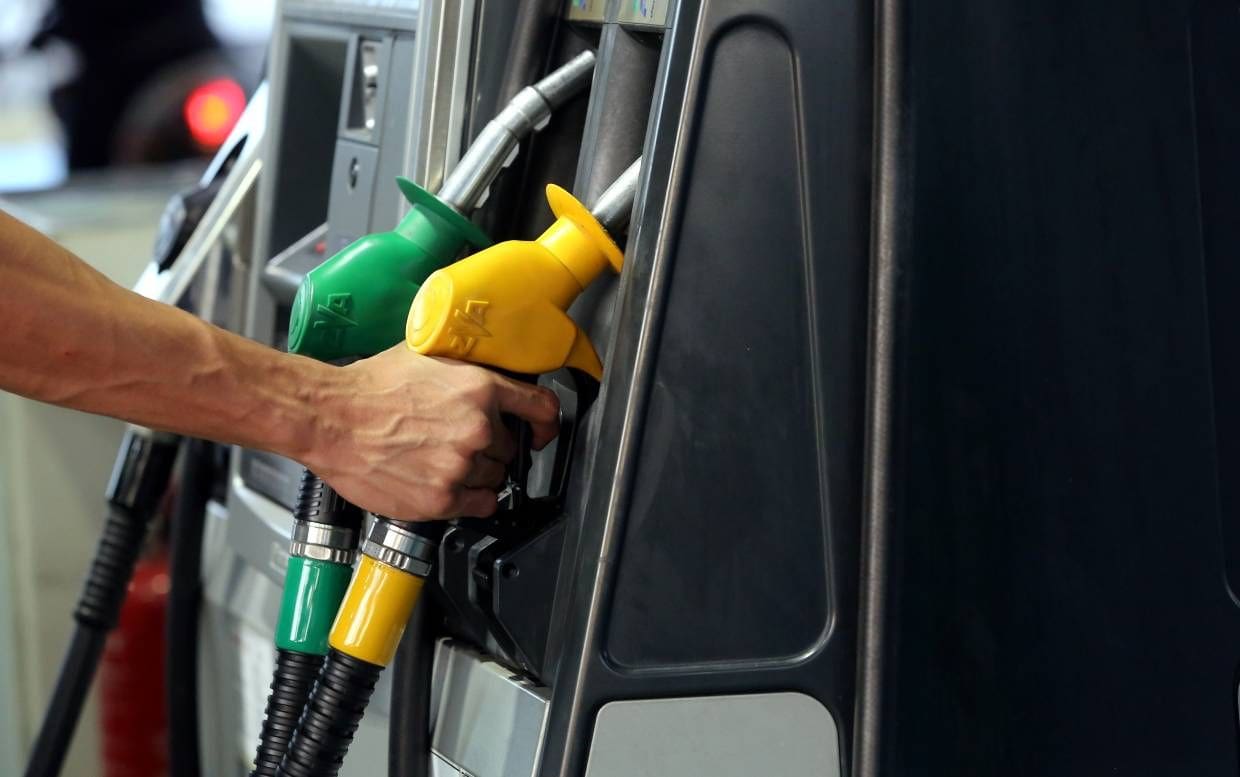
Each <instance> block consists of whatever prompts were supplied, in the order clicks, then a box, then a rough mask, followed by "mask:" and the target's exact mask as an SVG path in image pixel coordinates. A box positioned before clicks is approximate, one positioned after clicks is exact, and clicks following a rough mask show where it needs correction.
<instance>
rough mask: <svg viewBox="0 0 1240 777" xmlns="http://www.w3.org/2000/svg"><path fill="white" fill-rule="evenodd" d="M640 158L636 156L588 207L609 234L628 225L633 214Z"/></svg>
mask: <svg viewBox="0 0 1240 777" xmlns="http://www.w3.org/2000/svg"><path fill="white" fill-rule="evenodd" d="M641 172H642V158H641V157H638V158H637V159H636V160H634V162H633V164H631V165H629V166H628V168H627V169H626V170H625V171H624V172H623V173H621V174H620V177H619V178H617V179H616V180H615V181H613V182H612V184H611V186H608V187H607V190H606V191H604V192H603V193H602V194H601V195H600V196H599V198H598V201H596V202H595V203H594V207H593V208H591V209H590V214H591V215H592V216H594V218H596V219H598V223H600V224H602V225H603V229H606V230H607V232H608V233H609V234H612V235H619V234H621V233H623V232H624V231H625V230H626V229H628V227H629V218H631V217H632V215H633V199H634V198H635V197H636V196H637V179H638V178H640V177H641Z"/></svg>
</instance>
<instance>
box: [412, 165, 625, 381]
mask: <svg viewBox="0 0 1240 777" xmlns="http://www.w3.org/2000/svg"><path fill="white" fill-rule="evenodd" d="M621 180H622V181H625V183H624V184H623V187H622V188H627V189H628V190H629V191H632V190H633V187H630V186H629V184H628V181H629V180H634V181H635V180H636V173H633V172H632V168H630V170H629V171H626V173H625V174H624V175H623V176H621ZM603 199H605V200H609V202H610V204H609V205H608V208H609V209H614V210H616V211H617V212H619V211H622V210H627V208H620V207H618V205H617V204H616V201H617V200H622V199H623V198H622V197H620V196H619V195H616V196H614V197H609V196H608V195H604V198H603ZM547 201H548V203H549V204H550V205H551V210H552V212H554V213H555V215H556V216H557V217H558V218H557V219H556V221H555V223H554V224H552V225H551V226H550V227H549V228H548V229H547V231H546V232H544V233H543V234H542V235H541V236H539V238H538V239H537V240H534V241H518V240H510V241H508V242H505V243H500V244H498V245H495V246H492V247H491V248H488V249H486V250H485V251H481V252H479V253H477V254H474V255H473V256H470V257H467V258H465V259H462V260H461V261H459V262H457V263H456V264H454V265H451V266H449V267H445V268H444V269H442V270H439V271H437V272H435V273H434V274H433V275H431V277H430V278H427V279H426V283H424V284H423V285H422V289H421V290H420V291H419V292H418V296H417V297H415V298H414V301H413V305H412V306H411V307H410V309H409V320H408V322H407V324H406V328H405V342H406V343H407V344H408V345H409V347H410V348H412V349H413V350H415V351H418V352H419V353H422V354H427V355H436V356H448V357H452V358H455V359H463V360H466V361H471V362H475V363H478V364H486V365H489V366H492V367H499V368H501V369H506V370H511V371H513V372H518V373H524V374H529V375H536V374H541V373H544V372H550V371H552V370H555V369H559V368H560V367H565V366H567V367H573V368H575V369H578V370H581V371H582V372H584V373H586V374H587V375H590V376H592V377H593V378H595V379H596V380H600V379H602V375H603V365H602V362H601V361H600V360H599V357H598V352H597V351H596V350H595V349H594V345H593V344H592V343H591V342H590V338H589V336H588V335H586V333H585V332H584V331H582V329H581V327H579V326H578V325H577V323H576V322H574V321H573V320H572V319H571V318H569V316H568V313H567V310H568V307H569V305H571V304H572V303H573V300H575V299H576V298H577V295H579V294H580V293H581V292H582V291H583V290H584V289H585V288H586V286H588V285H590V283H591V282H592V281H593V280H594V279H595V278H597V277H598V275H599V274H600V273H602V271H603V269H604V268H605V267H611V269H612V270H613V271H614V272H619V271H620V268H621V266H622V265H623V263H624V255H623V253H621V251H620V247H619V246H617V245H616V242H615V241H614V240H612V239H611V237H610V236H609V235H608V234H607V231H606V230H605V229H604V228H603V225H601V224H600V223H599V222H598V220H597V219H596V218H595V217H594V216H593V215H591V213H590V212H589V211H588V210H586V208H585V206H584V205H582V204H581V203H580V202H578V201H577V200H576V199H575V198H574V197H573V196H572V195H571V194H569V193H568V192H566V191H564V190H563V189H561V188H559V187H558V186H548V187H547ZM628 202H629V206H628V207H631V204H632V199H631V195H630V196H629V200H628Z"/></svg>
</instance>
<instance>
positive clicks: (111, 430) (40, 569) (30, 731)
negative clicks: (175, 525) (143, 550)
mask: <svg viewBox="0 0 1240 777" xmlns="http://www.w3.org/2000/svg"><path fill="white" fill-rule="evenodd" d="M185 183H186V179H185V173H184V172H182V173H181V174H180V175H179V176H178V177H177V179H176V180H175V181H171V180H167V179H166V178H165V177H162V176H161V177H158V178H157V179H155V180H150V179H148V178H142V179H126V180H121V181H117V180H115V179H109V180H103V181H100V180H95V181H87V182H85V183H79V184H77V185H74V186H71V187H70V188H69V189H68V190H60V191H57V192H51V193H47V194H40V195H29V196H22V197H20V198H13V199H12V200H10V201H8V202H0V208H2V209H5V210H9V211H10V212H13V213H14V215H17V216H19V217H22V218H27V220H29V221H31V223H33V224H34V225H36V226H38V227H40V228H43V229H45V230H46V231H48V232H49V233H50V234H52V235H53V236H54V237H56V239H57V240H59V241H60V242H61V243H63V244H65V245H66V246H68V247H69V248H70V249H71V250H73V251H74V252H76V253H77V254H78V255H79V256H82V257H83V258H85V259H86V260H87V261H89V262H90V263H91V264H93V265H94V266H95V267H97V268H98V269H99V270H100V271H102V272H104V273H105V274H107V275H108V276H110V277H111V278H112V279H113V280H115V281H117V282H118V283H122V284H124V285H127V286H129V285H132V284H133V283H134V281H136V280H137V278H138V275H139V273H140V272H141V271H142V268H143V267H145V266H146V263H147V260H148V258H149V255H150V247H151V245H152V241H153V239H154V232H155V226H156V224H157V223H158V220H159V214H160V212H161V211H162V209H163V204H164V202H165V201H166V200H167V197H168V195H169V194H170V193H171V191H172V188H173V187H174V185H175V186H182V185H184V184H185ZM122 430H123V425H122V424H121V423H120V422H118V421H113V420H111V419H106V418H100V417H96V416H89V415H85V414H82V413H77V412H74V411H70V410H64V409H61V408H56V407H51V406H48V405H40V404H38V403H36V402H32V401H29V400H26V399H22V398H19V397H15V396H12V395H7V394H0V547H3V548H4V549H5V552H2V553H0V774H20V768H21V764H23V763H24V761H25V754H26V752H27V750H28V748H29V746H30V743H31V741H32V740H33V737H34V734H35V732H36V730H37V728H38V725H39V722H40V720H41V719H42V715H43V708H44V705H45V704H46V702H47V699H48V696H49V694H50V691H51V688H52V685H53V684H54V682H55V678H56V673H57V671H58V669H59V665H60V659H61V657H62V655H63V652H64V649H65V646H66V645H67V643H68V639H69V635H70V633H71V631H72V609H73V607H74V605H75V603H76V601H77V596H78V593H79V591H80V588H81V582H82V576H83V574H84V572H85V569H86V565H87V563H88V561H89V559H90V556H91V554H92V552H93V551H94V546H95V541H96V539H97V537H98V533H99V527H100V525H101V521H102V517H103V494H104V489H105V487H106V486H107V481H108V476H109V474H110V473H111V468H112V462H113V460H114V458H115V456H116V450H117V446H118V444H119V443H120V438H121V432H122ZM99 746H100V743H99V736H98V712H97V706H96V704H95V700H94V694H93V693H92V697H91V700H90V702H89V706H88V708H87V709H86V711H85V714H84V716H83V719H82V722H81V724H80V725H79V728H78V735H77V737H76V739H75V741H74V745H73V748H72V750H71V751H70V754H69V758H68V760H67V761H66V763H65V768H64V771H63V773H64V774H66V775H74V776H75V777H78V776H79V775H80V776H81V777H89V775H97V774H99V773H100V765H99V763H100V761H99Z"/></svg>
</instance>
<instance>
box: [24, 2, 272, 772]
mask: <svg viewBox="0 0 1240 777" xmlns="http://www.w3.org/2000/svg"><path fill="white" fill-rule="evenodd" d="M274 6H275V0H191V1H189V2H187V1H186V0H106V1H105V2H100V1H99V0H3V2H0V209H2V210H4V211H7V212H9V213H10V214H12V215H14V216H16V217H18V218H20V219H22V220H23V221H26V222H27V223H29V224H31V225H33V226H34V227H36V228H38V229H39V230H41V231H43V232H45V233H47V234H49V235H51V236H52V237H53V238H55V239H56V240H57V241H59V242H61V243H62V244H65V245H66V246H68V247H69V248H70V249H71V250H73V251H74V252H75V253H77V254H78V255H79V256H81V257H82V258H83V259H85V260H86V261H88V262H89V263H91V264H92V265H94V266H95V267H96V268H98V269H99V270H101V271H102V272H104V273H105V274H107V275H108V276H110V277H111V278H113V279H114V280H116V281H117V282H118V283H121V284H124V285H126V286H131V285H132V284H133V283H134V282H135V281H136V280H137V278H138V276H139V274H140V273H141V271H142V269H143V267H144V266H145V265H146V263H147V262H148V261H149V259H150V258H151V254H152V247H153V244H154V240H155V234H156V229H157V227H158V225H159V221H160V215H161V213H162V211H163V210H164V205H165V203H166V202H167V201H168V200H169V198H170V197H171V196H172V195H173V194H175V193H177V192H179V191H182V190H184V189H186V188H187V187H190V186H192V185H193V184H194V183H195V182H196V181H197V180H198V178H199V176H200V175H201V174H202V172H203V170H204V169H205V167H206V165H207V162H208V160H209V159H210V157H211V154H212V152H213V151H214V150H215V149H216V148H217V147H218V146H219V145H220V143H222V142H223V141H224V139H225V138H226V136H227V135H228V132H229V130H230V129H231V128H232V126H233V124H234V122H235V121H236V119H237V118H238V116H239V115H240V113H241V111H242V109H243V107H244V105H245V101H246V99H247V96H248V95H249V94H250V92H251V91H252V90H253V89H254V88H255V86H256V85H257V83H258V81H259V79H260V77H261V74H262V68H263V57H264V54H265V52H266V47H267V39H268V35H269V32H270V28H271V22H272V16H273V14H274ZM121 431H122V427H121V425H120V424H119V423H117V422H114V421H110V420H107V419H102V418H95V417H91V416H86V415H82V414H78V413H73V412H71V411H67V410H61V409H59V408H52V407H46V406H40V405H38V404H36V403H33V402H28V401H26V400H22V399H19V398H16V397H12V396H9V395H5V394H0V541H3V542H4V543H5V545H6V546H7V548H8V549H9V550H10V552H7V553H4V554H0V774H19V773H20V769H21V765H22V763H23V761H24V753H25V752H26V749H27V747H28V745H29V742H30V740H31V738H32V737H33V734H34V732H35V730H36V729H37V726H38V723H39V720H40V716H41V715H42V712H43V705H44V704H45V702H46V700H47V698H48V695H49V693H50V689H51V686H52V683H53V681H54V679H55V675H56V671H57V668H58V665H59V662H60V659H61V655H62V653H63V650H64V646H65V644H66V643H67V641H68V638H69V633H70V629H71V625H72V622H71V618H70V615H69V614H70V612H71V610H72V607H73V605H74V602H75V601H76V599H77V596H78V592H79V588H80V586H81V580H82V570H83V569H84V568H85V566H86V564H87V563H88V560H89V558H90V555H91V553H92V551H93V549H94V543H95V540H96V538H97V535H98V528H99V525H100V521H101V510H102V502H101V498H100V495H101V494H103V493H104V489H105V486H106V484H107V479H108V475H109V469H110V466H111V462H112V461H113V459H114V457H115V452H116V449H117V445H118V443H119V441H120V435H121ZM66 440H72V441H73V444H72V445H65V444H64V441H66ZM151 569H152V570H153V573H152V575H151V576H149V578H148V579H147V583H148V584H149V585H151V586H152V590H155V591H158V589H159V588H160V586H161V585H162V586H164V587H165V588H166V580H165V581H162V582H161V580H160V577H159V567H158V565H154V566H152V567H151ZM100 685H101V686H103V687H104V688H105V690H104V693H105V694H106V692H107V691H106V684H102V683H101V684H100ZM96 693H98V691H96ZM104 706H105V707H107V705H104ZM130 706H135V705H130ZM105 724H106V722H105V721H103V720H101V718H100V712H99V704H98V700H97V699H92V702H91V704H90V706H89V707H88V709H87V710H86V713H85V716H84V718H83V720H82V725H81V726H80V727H79V729H78V735H77V737H76V739H75V743H74V746H73V750H72V752H71V753H70V755H69V759H68V761H67V762H66V764H65V770H64V773H65V774H71V775H90V774H98V773H100V765H99V764H100V762H101V753H100V749H101V739H100V736H99V731H100V727H101V726H103V725H105ZM160 733H161V732H152V735H153V736H156V735H159V734H160Z"/></svg>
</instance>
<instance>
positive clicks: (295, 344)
mask: <svg viewBox="0 0 1240 777" xmlns="http://www.w3.org/2000/svg"><path fill="white" fill-rule="evenodd" d="M396 183H397V185H398V186H399V187H400V190H401V192H402V193H403V194H404V195H405V198H406V199H408V200H409V203H410V204H411V205H412V206H413V208H412V209H411V210H410V211H409V213H408V214H407V215H406V216H405V217H404V218H403V219H402V220H401V222H400V224H398V225H397V226H396V229H393V230H392V231H391V232H377V233H375V234H372V235H366V236H365V237H362V238H359V239H358V240H356V241H354V242H353V243H351V244H349V245H348V246H346V247H345V248H344V249H342V250H341V251H340V252H339V253H337V254H336V255H335V256H333V257H332V258H330V259H328V260H327V261H325V262H323V264H321V265H319V266H318V267H316V268H315V269H313V270H311V271H310V272H309V273H308V274H307V275H306V278H305V280H303V281H302V284H301V288H299V289H298V290H297V296H296V298H294V300H293V310H292V313H291V315H290V318H289V333H288V349H289V351H290V352H292V353H299V354H302V355H304V356H310V357H313V358H315V359H319V360H322V361H333V360H335V359H343V358H346V357H362V356H370V355H373V354H376V353H379V352H380V351H383V350H385V349H387V348H390V347H391V346H393V345H395V344H397V343H399V342H400V341H401V340H402V339H403V337H404V333H405V319H406V317H407V316H408V313H409V305H410V304H411V303H412V302H413V298H414V297H415V296H417V293H418V289H419V288H420V287H421V285H422V282H423V281H425V280H426V278H427V277H428V276H429V275H430V274H431V273H433V272H435V270H438V269H439V268H441V267H446V266H447V265H448V264H451V263H452V261H453V260H455V259H456V257H457V255H459V254H460V253H461V251H462V249H464V248H465V246H466V245H471V246H473V247H475V248H485V247H487V246H489V245H490V244H491V240H490V238H488V237H487V235H486V233H484V232H483V231H482V230H481V229H479V228H478V227H477V225H475V224H474V223H473V222H471V221H470V220H469V219H467V218H465V217H464V216H462V215H461V214H460V213H458V212H457V211H455V210H453V209H452V208H451V207H449V206H448V205H447V204H445V203H444V202H442V201H441V200H440V199H439V198H437V197H436V196H435V195H433V194H431V193H430V192H428V191H426V190H425V189H422V188H421V187H419V186H418V185H417V184H415V183H413V182H412V181H410V180H408V179H406V178H398V179H397V180H396Z"/></svg>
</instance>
